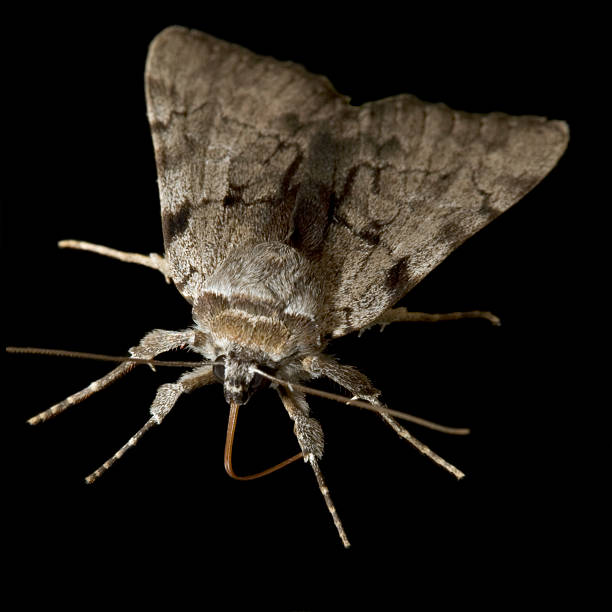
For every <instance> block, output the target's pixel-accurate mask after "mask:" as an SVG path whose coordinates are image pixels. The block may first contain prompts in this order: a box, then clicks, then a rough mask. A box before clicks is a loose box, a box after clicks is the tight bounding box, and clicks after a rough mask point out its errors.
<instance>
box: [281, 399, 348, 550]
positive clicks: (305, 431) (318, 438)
mask: <svg viewBox="0 0 612 612" xmlns="http://www.w3.org/2000/svg"><path fill="white" fill-rule="evenodd" d="M277 390H278V394H279V395H280V398H281V400H282V402H283V404H284V406H285V408H286V410H287V412H288V413H289V417H290V418H291V419H292V421H293V422H294V427H293V431H294V433H295V436H296V438H297V440H298V443H299V445H300V448H301V449H302V454H303V455H304V461H306V462H308V463H310V466H311V467H312V469H313V471H314V474H315V478H316V479H317V484H318V485H319V490H320V491H321V494H322V495H323V499H324V500H325V504H326V506H327V509H328V510H329V513H330V514H331V516H332V520H333V521H334V525H335V526H336V529H337V530H338V535H339V536H340V539H341V540H342V544H344V547H345V548H349V547H350V545H351V544H350V542H349V539H348V537H347V535H346V532H345V531H344V527H343V526H342V521H341V520H340V517H339V516H338V512H337V511H336V506H334V502H333V501H332V498H331V495H330V493H329V489H328V488H327V485H326V484H325V480H324V478H323V474H322V472H321V468H320V467H319V464H318V462H317V459H320V458H321V457H322V456H323V430H322V429H321V425H320V424H319V423H318V421H316V420H315V419H313V418H311V417H309V416H308V414H309V412H310V409H309V407H308V403H307V402H306V397H305V396H304V394H303V393H301V392H298V391H291V390H289V389H286V388H284V387H278V389H277Z"/></svg>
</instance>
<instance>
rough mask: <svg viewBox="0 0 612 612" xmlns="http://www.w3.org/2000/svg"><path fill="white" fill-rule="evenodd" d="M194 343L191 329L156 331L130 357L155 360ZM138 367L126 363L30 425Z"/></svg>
mask: <svg viewBox="0 0 612 612" xmlns="http://www.w3.org/2000/svg"><path fill="white" fill-rule="evenodd" d="M192 341H193V330H190V329H188V330H184V331H170V330H165V329H154V330H153V331H151V332H149V333H148V334H147V335H146V336H144V337H143V339H142V340H141V341H140V342H139V343H138V344H137V345H136V346H134V347H132V348H131V349H130V355H131V356H132V357H136V358H138V359H153V358H154V357H156V356H157V355H159V354H160V353H164V352H166V351H170V350H172V349H176V348H180V347H182V346H184V345H188V344H190V343H191V342H192ZM136 365H138V364H135V363H134V362H132V361H124V362H123V363H121V364H119V365H118V366H117V367H116V368H115V369H113V370H111V371H110V372H109V373H108V374H106V375H105V376H103V377H102V378H99V379H98V380H94V382H92V383H91V384H89V385H88V386H87V387H85V388H84V389H82V390H81V391H78V392H77V393H74V394H73V395H71V396H69V397H67V398H66V399H65V400H63V401H61V402H59V403H57V404H55V405H54V406H51V408H49V409H48V410H45V411H44V412H41V413H40V414H37V415H35V416H33V417H32V418H31V419H29V420H28V423H29V424H30V425H37V424H38V423H41V422H42V421H46V420H47V419H50V418H51V417H54V416H56V415H58V414H59V413H60V412H63V411H64V410H66V408H68V407H70V406H73V405H75V404H78V403H79V402H82V401H83V400H84V399H87V398H88V397H89V396H90V395H93V394H94V393H96V392H97V391H101V390H102V389H104V388H106V387H108V386H109V385H110V384H112V383H114V382H115V381H116V380H118V379H119V378H121V377H122V376H124V375H125V374H127V373H128V372H130V371H131V370H133V369H134V368H135V367H136Z"/></svg>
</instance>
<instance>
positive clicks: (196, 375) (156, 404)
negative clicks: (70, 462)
mask: <svg viewBox="0 0 612 612" xmlns="http://www.w3.org/2000/svg"><path fill="white" fill-rule="evenodd" d="M215 381H216V378H215V377H214V376H213V373H212V366H211V365H209V364H206V365H204V366H201V367H199V368H196V369H195V370H193V371H191V372H186V373H185V374H183V375H182V376H181V377H180V378H179V379H178V381H177V382H175V383H168V384H165V385H162V386H161V387H159V388H158V389H157V394H156V395H155V399H154V400H153V404H151V408H150V412H151V418H150V419H149V420H148V421H147V422H146V423H145V424H144V425H143V426H142V427H141V428H140V429H139V430H138V431H137V432H136V433H135V434H134V435H133V436H132V437H131V438H130V439H129V440H128V441H127V442H126V443H125V444H124V445H123V446H122V447H121V448H120V449H119V450H118V451H117V452H116V453H115V454H114V455H113V456H112V457H111V458H110V459H108V460H107V461H105V462H104V463H103V464H102V465H101V466H100V467H99V468H98V469H97V470H95V471H94V472H92V473H91V474H90V475H89V476H87V477H86V478H85V481H86V482H87V483H88V484H91V483H92V482H94V480H96V479H97V478H98V477H99V476H101V475H102V474H104V472H106V470H108V469H109V468H110V467H111V466H112V465H113V464H114V463H115V462H117V461H118V460H119V459H121V457H123V455H124V454H125V452H126V451H127V450H129V449H130V448H132V447H133V446H135V445H136V443H137V442H138V440H140V438H142V436H143V435H144V434H145V433H146V432H147V431H149V429H151V428H152V427H154V426H155V425H159V424H160V423H161V422H162V420H163V419H164V417H165V416H166V415H167V414H168V413H169V412H170V410H172V408H173V407H174V404H175V403H176V400H177V399H178V398H179V397H180V396H181V395H182V394H183V393H189V392H190V391H192V390H193V389H197V388H198V387H202V386H204V385H208V384H210V383H212V382H215Z"/></svg>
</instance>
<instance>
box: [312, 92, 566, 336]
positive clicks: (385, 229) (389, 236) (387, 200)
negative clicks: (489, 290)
mask: <svg viewBox="0 0 612 612" xmlns="http://www.w3.org/2000/svg"><path fill="white" fill-rule="evenodd" d="M335 132H336V133H337V134H341V139H340V141H339V142H336V143H335V145H334V149H335V150H337V151H340V152H341V154H340V155H338V156H337V157H336V166H335V169H334V177H335V178H334V188H333V195H334V198H335V206H334V211H333V214H331V215H330V218H331V222H330V225H329V227H328V230H327V233H326V236H325V239H324V241H323V244H322V246H321V257H322V260H321V265H322V267H323V269H324V270H325V274H326V281H327V295H328V298H327V299H326V304H327V305H328V308H327V311H326V313H325V315H324V317H323V320H324V322H325V328H326V333H327V334H328V335H330V336H333V337H338V336H342V335H344V334H346V333H349V332H350V331H353V330H355V329H359V328H361V327H364V326H365V325H367V324H369V323H371V322H372V321H374V320H375V319H376V318H377V317H378V316H379V315H380V314H381V313H382V312H384V311H385V310H387V309H388V308H390V307H391V306H393V304H394V303H395V302H396V301H397V300H399V299H400V298H401V297H402V296H403V295H405V294H406V293H407V292H408V291H409V290H410V289H411V288H412V287H414V286H415V285H416V284H417V283H418V282H419V281H420V280H421V279H422V278H423V277H424V276H425V275H426V274H428V273H429V272H430V271H431V270H432V269H433V268H434V267H436V266H437V265H438V264H439V263H440V262H441V261H442V260H443V259H444V258H445V257H446V256H447V255H449V254H450V253H451V252H452V251H453V250H454V249H456V248H457V247H458V246H459V245H460V244H461V243H462V242H464V241H465V240H466V239H467V238H469V237H470V236H472V235H473V234H475V233H476V232H477V231H478V230H480V229H481V228H483V227H484V226H485V225H487V223H489V222H490V221H491V220H492V219H494V218H495V217H497V216H498V215H499V214H501V213H502V212H504V211H505V210H507V209H508V208H509V207H510V206H512V205H513V204H514V203H516V202H517V201H518V200H519V199H520V198H521V197H523V196H524V195H525V194H526V193H527V192H528V191H530V190H531V189H532V188H533V187H534V186H535V185H536V184H537V183H538V182H539V181H540V180H542V179H543V178H544V177H545V176H546V175H547V174H548V173H549V172H550V170H551V169H552V168H553V167H554V166H555V164H556V163H557V161H558V159H559V158H560V157H561V155H562V154H563V152H564V150H565V148H566V146H567V142H568V137H569V130H568V127H567V124H565V123H564V122H561V121H548V120H547V119H545V118H543V117H533V116H509V115H505V114H501V113H491V114H485V115H479V114H469V113H464V112H458V111H454V110H452V109H450V108H448V107H447V106H445V105H443V104H429V103H425V102H422V101H420V100H418V99H417V98H415V97H414V96H410V95H401V96H396V97H392V98H388V99H384V100H380V101H377V102H373V103H369V104H365V105H363V106H362V107H360V108H358V109H356V110H355V112H351V113H346V114H345V115H344V116H343V117H342V125H341V129H339V130H338V129H336V130H335Z"/></svg>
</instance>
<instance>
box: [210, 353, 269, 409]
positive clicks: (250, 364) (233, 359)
mask: <svg viewBox="0 0 612 612" xmlns="http://www.w3.org/2000/svg"><path fill="white" fill-rule="evenodd" d="M261 369H264V370H269V368H267V367H266V366H262V365H261V364H258V363H256V362H254V361H253V360H250V359H245V358H244V357H241V356H240V355H238V354H231V353H230V354H229V355H220V356H219V357H218V358H217V359H216V361H215V363H214V365H213V374H214V375H215V378H216V379H217V380H218V381H219V382H221V383H223V394H224V396H225V401H227V403H228V404H231V403H235V404H239V405H241V404H246V403H247V402H248V401H249V399H251V397H252V395H253V394H254V393H255V392H256V391H259V390H260V389H265V388H266V387H267V386H268V385H269V384H270V381H269V380H268V379H267V378H264V377H263V376H262V375H261V374H259V373H258V372H257V371H256V370H261Z"/></svg>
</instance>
